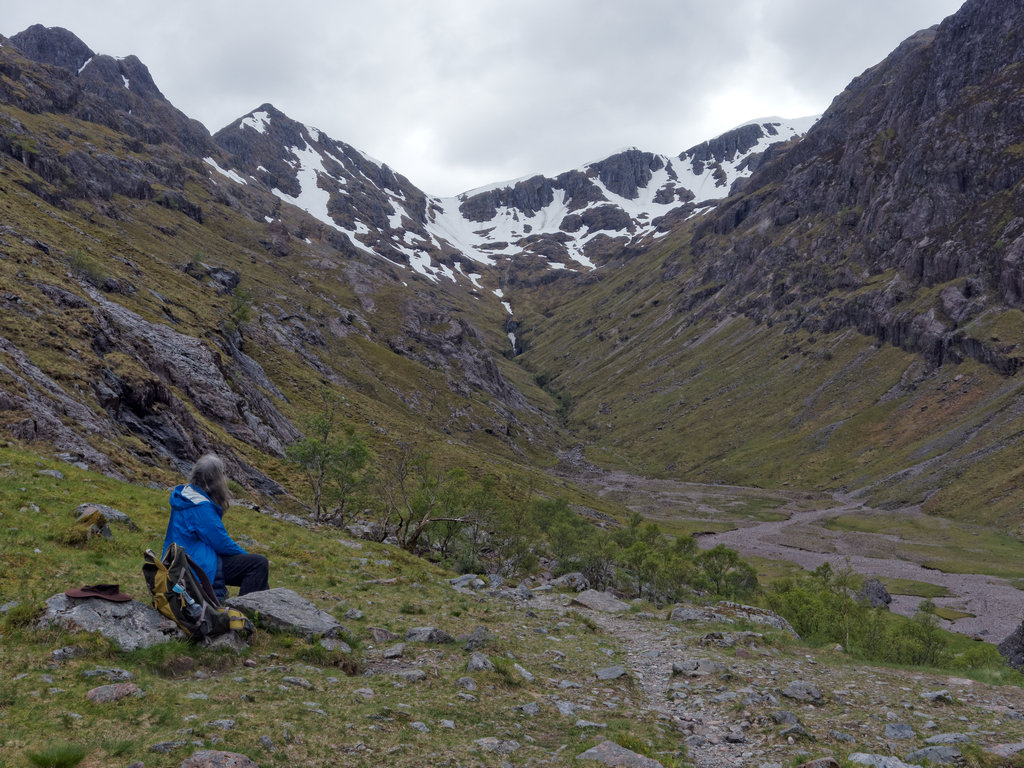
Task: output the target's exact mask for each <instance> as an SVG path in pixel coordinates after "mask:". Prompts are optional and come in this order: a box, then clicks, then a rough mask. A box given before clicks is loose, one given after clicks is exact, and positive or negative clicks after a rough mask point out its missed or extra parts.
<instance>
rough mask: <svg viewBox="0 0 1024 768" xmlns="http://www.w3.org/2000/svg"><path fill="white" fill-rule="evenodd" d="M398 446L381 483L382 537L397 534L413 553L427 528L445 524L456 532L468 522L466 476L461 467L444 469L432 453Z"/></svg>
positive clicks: (450, 532) (408, 446) (403, 546)
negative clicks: (397, 450)
mask: <svg viewBox="0 0 1024 768" xmlns="http://www.w3.org/2000/svg"><path fill="white" fill-rule="evenodd" d="M399 448H400V451H399V454H398V456H397V458H396V459H395V460H394V462H393V463H392V464H391V466H390V468H389V470H388V472H387V473H386V474H387V477H382V478H381V481H380V483H379V485H378V488H379V495H380V502H379V503H380V528H381V534H382V536H381V538H386V537H387V536H388V535H390V534H394V535H395V537H396V538H397V539H398V543H399V545H400V546H401V547H402V548H403V549H406V550H408V551H410V552H412V551H414V550H415V549H416V547H417V546H418V545H419V544H420V539H421V538H423V537H424V534H426V533H427V529H428V528H430V527H432V526H436V525H439V524H446V525H447V526H448V529H449V534H450V535H454V533H455V532H456V531H457V530H458V527H459V526H461V525H463V524H465V523H466V518H465V517H464V514H463V513H464V512H465V504H466V481H467V477H466V473H465V472H463V471H462V470H452V471H450V472H447V473H446V472H442V471H441V470H440V469H438V468H437V467H435V466H434V464H433V462H432V460H431V457H430V454H427V453H414V452H413V447H412V446H411V445H409V444H407V443H403V444H401V445H400V446H399ZM453 526H454V527H453Z"/></svg>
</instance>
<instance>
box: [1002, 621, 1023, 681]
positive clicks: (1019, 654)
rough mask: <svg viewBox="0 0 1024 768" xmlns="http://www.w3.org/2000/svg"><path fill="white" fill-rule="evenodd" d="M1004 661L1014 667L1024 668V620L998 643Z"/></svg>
mask: <svg viewBox="0 0 1024 768" xmlns="http://www.w3.org/2000/svg"><path fill="white" fill-rule="evenodd" d="M998 648H999V652H1000V653H1001V654H1002V655H1003V657H1004V658H1005V659H1006V663H1007V664H1009V665H1010V666H1011V667H1013V668H1014V669H1020V670H1024V622H1022V623H1021V624H1019V625H1018V626H1017V628H1016V629H1015V630H1013V633H1012V634H1010V635H1008V636H1007V637H1006V639H1005V640H1003V642H1001V643H1000V644H999V645H998Z"/></svg>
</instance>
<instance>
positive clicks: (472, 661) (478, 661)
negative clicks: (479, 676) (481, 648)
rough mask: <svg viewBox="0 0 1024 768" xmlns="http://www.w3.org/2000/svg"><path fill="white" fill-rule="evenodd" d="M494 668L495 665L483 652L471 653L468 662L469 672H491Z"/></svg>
mask: <svg viewBox="0 0 1024 768" xmlns="http://www.w3.org/2000/svg"><path fill="white" fill-rule="evenodd" d="M492 669H494V665H493V664H492V663H491V660H490V659H488V658H487V657H486V656H484V655H483V654H482V653H473V654H470V657H469V661H468V662H467V663H466V671H467V672H490V671H491V670H492Z"/></svg>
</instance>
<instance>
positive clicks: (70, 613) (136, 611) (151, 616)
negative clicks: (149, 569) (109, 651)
mask: <svg viewBox="0 0 1024 768" xmlns="http://www.w3.org/2000/svg"><path fill="white" fill-rule="evenodd" d="M38 626H39V627H40V628H41V629H47V628H50V627H58V628H60V629H63V630H65V631H67V632H99V633H100V634H101V635H103V636H104V637H108V638H110V639H111V640H113V641H114V642H115V643H116V644H117V646H118V647H119V648H120V649H121V650H122V651H136V650H138V649H139V648H149V647H150V646H153V645H157V644H159V643H165V642H167V641H168V640H175V639H183V638H184V634H182V632H181V631H180V630H179V629H178V625H177V624H175V623H174V622H173V621H171V620H170V619H168V618H166V617H165V616H163V615H161V614H160V613H159V612H158V611H157V610H156V609H155V608H151V607H150V606H148V605H143V604H142V603H140V602H137V601H135V600H128V601H126V602H121V603H115V602H112V601H110V600H102V599H100V598H98V597H86V598H78V597H68V596H67V595H65V594H64V593H63V592H60V593H58V594H56V595H53V596H52V597H51V598H50V599H48V600H47V601H46V611H45V612H44V613H43V615H42V617H40V619H39V622H38Z"/></svg>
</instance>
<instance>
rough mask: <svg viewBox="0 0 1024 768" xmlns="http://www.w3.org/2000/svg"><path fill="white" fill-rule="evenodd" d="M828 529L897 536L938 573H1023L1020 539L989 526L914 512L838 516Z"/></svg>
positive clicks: (910, 552) (907, 549) (1005, 575)
mask: <svg viewBox="0 0 1024 768" xmlns="http://www.w3.org/2000/svg"><path fill="white" fill-rule="evenodd" d="M825 526H826V527H827V528H829V529H830V530H837V531H851V532H858V533H869V534H878V533H884V534H886V535H888V536H898V537H899V538H900V540H901V543H900V550H901V552H903V553H904V555H905V556H907V557H908V558H909V559H912V560H916V561H918V562H920V563H921V564H922V565H924V566H926V567H928V568H935V569H937V570H940V571H943V572H944V573H984V574H988V575H990V576H999V577H1002V578H1007V579H1014V578H1021V577H1024V542H1021V541H1020V540H1018V539H1016V538H1015V537H1013V536H1008V535H1007V534H1005V533H1003V532H1001V531H998V530H993V529H991V528H987V527H983V526H977V525H968V524H965V523H958V522H955V521H951V520H945V519H942V518H937V517H932V516H918V515H902V516H901V515H882V514H872V515H856V516H854V515H842V516H839V517H834V518H830V519H829V520H828V521H826V523H825Z"/></svg>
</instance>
